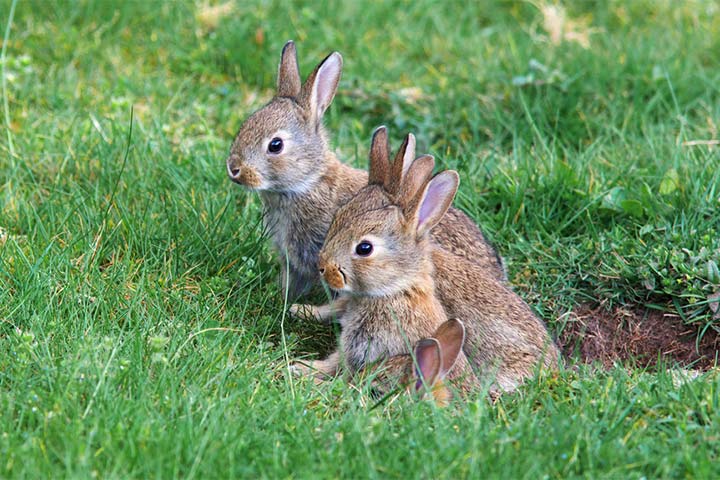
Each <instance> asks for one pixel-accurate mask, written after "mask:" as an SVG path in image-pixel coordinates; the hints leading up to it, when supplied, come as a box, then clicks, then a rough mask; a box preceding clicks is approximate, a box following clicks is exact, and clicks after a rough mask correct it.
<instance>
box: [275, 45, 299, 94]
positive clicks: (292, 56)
mask: <svg viewBox="0 0 720 480" xmlns="http://www.w3.org/2000/svg"><path fill="white" fill-rule="evenodd" d="M299 94H300V70H299V69H298V62H297V51H296V50H295V42H293V41H292V40H289V41H288V42H287V43H286V44H285V46H284V47H283V49H282V55H281V57H280V65H279V66H278V76H277V95H278V97H297V96H298V95H299Z"/></svg>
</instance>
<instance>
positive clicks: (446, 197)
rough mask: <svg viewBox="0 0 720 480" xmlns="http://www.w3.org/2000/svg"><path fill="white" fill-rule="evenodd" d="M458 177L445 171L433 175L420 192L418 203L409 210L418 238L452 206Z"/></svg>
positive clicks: (458, 180)
mask: <svg viewBox="0 0 720 480" xmlns="http://www.w3.org/2000/svg"><path fill="white" fill-rule="evenodd" d="M459 184H460V177H459V176H458V174H457V172H455V171H454V170H445V171H444V172H440V173H438V174H437V175H435V176H434V177H433V178H432V180H430V182H428V184H427V185H426V186H425V189H424V190H422V192H421V194H420V196H419V201H418V202H416V203H414V204H413V205H412V206H411V207H410V208H412V209H413V210H411V212H410V215H411V218H413V219H414V222H415V227H416V233H417V236H418V237H421V236H423V235H425V234H426V233H427V232H429V231H430V229H432V228H433V227H434V226H435V225H437V224H438V222H439V221H440V219H441V218H442V216H443V215H445V212H447V210H448V208H450V205H451V204H452V201H453V198H455V193H456V192H457V188H458V185H459Z"/></svg>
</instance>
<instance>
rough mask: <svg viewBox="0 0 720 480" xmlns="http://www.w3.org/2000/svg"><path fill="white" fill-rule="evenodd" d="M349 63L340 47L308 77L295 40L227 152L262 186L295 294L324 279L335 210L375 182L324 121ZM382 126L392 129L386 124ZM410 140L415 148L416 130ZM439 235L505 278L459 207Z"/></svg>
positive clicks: (237, 169) (237, 176)
mask: <svg viewBox="0 0 720 480" xmlns="http://www.w3.org/2000/svg"><path fill="white" fill-rule="evenodd" d="M341 70H342V57H341V56H340V54H339V53H337V52H334V53H332V54H330V55H329V56H328V57H327V58H325V60H323V61H322V62H321V63H320V64H319V65H318V66H317V67H316V68H315V70H314V71H313V72H312V73H311V74H310V76H309V77H308V78H307V80H306V81H305V83H304V84H302V83H301V81H300V73H299V70H298V63H297V55H296V51H295V44H294V43H293V42H292V41H290V42H287V43H286V44H285V47H284V48H283V50H282V56H281V59H280V65H279V68H278V78H277V93H276V95H275V97H273V99H272V100H271V101H270V102H269V103H268V104H267V105H265V106H264V107H262V108H261V109H260V110H258V111H256V112H255V113H253V114H252V115H251V116H250V117H249V118H248V119H247V120H246V121H245V122H244V123H243V125H242V126H241V127H240V130H239V132H238V133H237V135H236V137H235V140H234V141H233V144H232V147H231V148H230V155H229V156H228V158H227V172H228V175H229V176H230V178H231V179H232V180H233V181H234V182H236V183H238V184H240V185H243V186H245V187H247V188H248V189H251V190H254V191H257V192H259V194H260V198H261V200H262V204H263V209H264V223H265V226H266V228H267V229H268V231H269V233H270V236H271V238H272V241H273V244H274V247H275V249H276V250H277V251H278V252H279V254H280V256H281V258H280V265H281V269H282V276H281V280H282V286H283V289H284V287H285V285H286V283H287V284H289V291H288V293H289V295H290V297H292V298H295V297H297V296H299V295H301V294H302V293H304V292H306V291H307V290H308V289H309V288H311V287H312V286H313V285H315V284H317V283H318V282H319V281H320V277H319V275H318V273H317V261H318V252H319V251H320V247H321V246H322V244H323V240H324V239H325V235H326V233H327V231H328V228H329V227H330V222H331V220H332V216H333V213H335V210H336V209H337V208H338V207H339V206H340V205H342V204H344V203H345V202H347V201H348V200H349V199H350V197H351V196H352V195H353V194H355V193H356V192H357V191H358V190H360V188H361V187H362V186H363V185H366V184H367V174H366V173H365V171H362V170H358V169H355V168H353V167H350V166H348V165H345V164H343V163H341V162H340V161H339V160H338V159H337V158H336V156H335V154H333V153H332V152H331V151H330V149H329V147H328V140H327V134H326V132H325V128H324V127H323V124H322V118H323V115H324V113H325V111H326V110H327V108H328V107H329V106H330V103H331V102H332V100H333V97H334V96H335V92H336V90H337V86H338V82H339V80H340V74H341ZM381 134H382V135H384V136H385V137H386V136H387V132H386V131H385V130H384V129H383V130H382V132H381ZM407 141H408V144H409V145H408V151H409V152H412V151H413V150H414V138H413V137H412V136H410V137H409V138H408V140H407ZM384 154H385V155H388V152H387V151H386V152H384ZM410 160H412V158H410ZM433 239H434V240H435V241H437V242H438V243H439V244H441V245H443V246H445V247H446V248H448V249H452V250H453V251H454V252H455V253H456V254H458V255H461V256H464V257H466V258H467V259H468V260H470V261H473V262H475V263H477V264H478V265H481V266H482V267H483V268H484V269H486V270H487V271H488V272H490V273H491V274H492V275H493V276H495V277H497V278H498V279H502V280H504V279H505V271H504V268H503V264H502V260H501V258H500V257H499V256H498V254H497V253H496V252H495V250H494V249H493V247H492V246H490V244H489V243H488V242H487V241H486V240H485V237H484V236H483V234H482V232H481V231H480V230H479V229H478V227H477V226H476V225H475V224H474V223H473V222H472V221H471V220H470V219H469V218H468V217H467V216H466V215H465V214H463V213H462V212H460V211H459V210H454V209H453V210H451V211H450V212H449V213H448V215H446V217H445V219H444V221H443V222H442V224H441V225H440V226H439V227H438V228H437V229H436V231H434V232H433ZM286 265H289V269H287V268H286ZM288 275H289V278H288Z"/></svg>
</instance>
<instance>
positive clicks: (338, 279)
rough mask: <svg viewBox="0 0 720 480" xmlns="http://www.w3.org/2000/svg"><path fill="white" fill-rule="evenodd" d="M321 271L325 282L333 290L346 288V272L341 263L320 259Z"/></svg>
mask: <svg viewBox="0 0 720 480" xmlns="http://www.w3.org/2000/svg"><path fill="white" fill-rule="evenodd" d="M319 272H320V275H321V276H322V277H323V280H324V281H325V283H327V284H328V286H329V287H330V288H332V289H333V290H343V289H344V288H345V285H346V282H345V273H343V271H342V268H340V265H336V264H334V263H330V262H325V261H322V260H320V263H319Z"/></svg>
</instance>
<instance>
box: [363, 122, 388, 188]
mask: <svg viewBox="0 0 720 480" xmlns="http://www.w3.org/2000/svg"><path fill="white" fill-rule="evenodd" d="M389 150H390V147H389V145H388V134H387V127H385V126H384V125H382V126H380V127H378V128H376V129H375V132H374V133H373V137H372V144H371V145H370V175H369V177H368V185H385V183H386V181H387V178H388V175H389V170H390V151H389Z"/></svg>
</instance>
